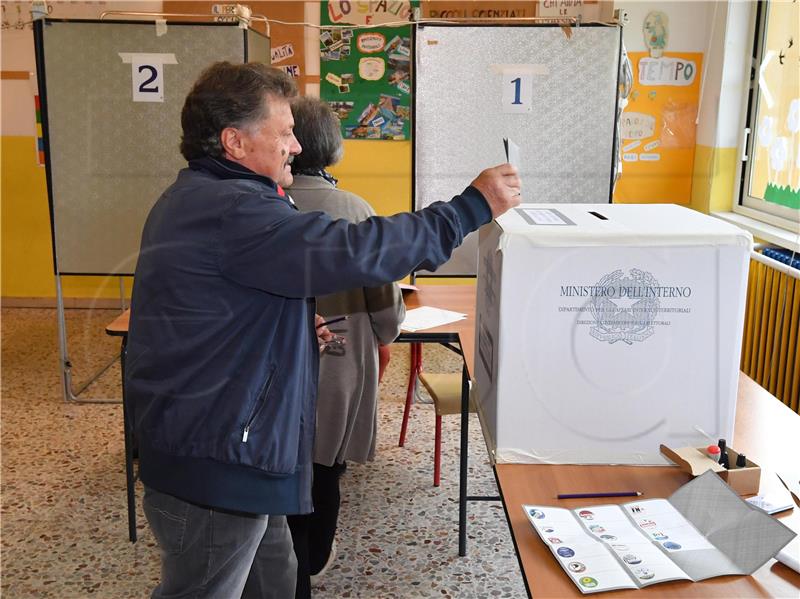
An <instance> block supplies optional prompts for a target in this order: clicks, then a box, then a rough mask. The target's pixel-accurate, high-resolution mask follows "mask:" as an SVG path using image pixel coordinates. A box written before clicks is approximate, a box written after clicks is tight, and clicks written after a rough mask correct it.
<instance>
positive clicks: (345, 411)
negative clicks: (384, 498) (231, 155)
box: [288, 97, 405, 598]
mask: <svg viewBox="0 0 800 599" xmlns="http://www.w3.org/2000/svg"><path fill="white" fill-rule="evenodd" d="M292 113H293V115H294V120H295V128H294V134H295V136H296V137H297V139H298V141H299V142H300V145H301V146H302V148H303V150H302V152H301V153H300V154H299V155H297V156H296V157H295V158H294V162H293V163H292V174H293V176H294V182H293V183H292V185H291V187H290V188H289V190H288V191H289V194H290V197H291V198H292V199H293V200H294V202H295V204H296V205H297V207H298V209H300V210H301V211H303V212H312V211H322V212H326V213H328V214H329V215H330V216H332V217H334V218H344V219H347V220H349V221H352V222H360V221H362V220H366V219H368V218H370V217H371V216H374V215H375V211H374V210H373V209H372V207H371V206H370V205H369V204H368V203H367V202H366V201H364V200H363V199H362V198H360V197H359V196H357V195H356V194H354V193H350V192H348V191H344V190H341V189H339V188H338V187H337V186H336V183H337V181H336V179H334V178H333V177H332V176H331V175H330V174H329V173H328V172H327V171H326V170H325V169H326V168H327V167H328V166H331V165H333V164H335V163H336V162H338V161H339V160H340V159H341V157H342V153H343V147H342V136H341V132H340V129H339V120H338V119H337V117H336V115H335V114H334V113H333V111H332V110H331V108H330V106H329V105H328V104H327V103H325V102H323V101H321V100H319V99H317V98H311V97H300V98H297V99H296V100H295V101H294V102H293V104H292ZM332 251H335V250H332ZM317 313H319V314H321V315H322V316H324V317H325V319H326V320H331V319H334V318H338V317H342V316H346V317H347V319H346V320H342V321H340V322H337V323H335V324H331V325H330V327H329V328H330V329H331V331H333V332H334V333H336V334H337V335H339V336H341V337H344V339H345V343H344V344H342V345H332V346H329V347H328V348H326V350H325V351H324V352H323V354H322V357H321V360H320V372H319V389H318V398H317V430H316V437H315V445H314V483H313V490H312V497H313V501H314V513H313V514H309V515H306V516H291V517H290V518H289V524H290V527H291V530H292V536H293V539H294V544H295V553H296V554H297V558H298V573H297V577H298V582H297V594H296V597H297V598H302V597H310V578H309V577H312V578H313V577H315V576H319V575H320V574H321V571H323V570H324V569H326V567H327V566H328V565H330V563H332V561H333V558H334V555H335V548H334V547H335V545H334V536H335V533H336V523H337V520H338V514H339V503H340V495H339V478H340V476H341V474H342V473H343V472H344V470H345V467H346V462H347V461H355V462H359V463H363V462H366V461H369V460H372V459H374V456H375V441H376V433H377V427H378V420H377V412H378V347H379V345H387V344H389V343H391V342H392V341H394V339H395V338H396V337H397V335H398V334H399V333H400V323H401V322H402V321H403V318H404V317H405V306H404V305H403V298H402V295H401V292H400V289H399V287H398V286H397V285H396V284H395V283H392V284H389V285H384V286H382V287H376V288H358V289H351V290H350V291H346V292H342V293H336V294H333V295H326V296H322V297H318V298H317Z"/></svg>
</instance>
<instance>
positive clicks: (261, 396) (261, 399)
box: [242, 365, 278, 443]
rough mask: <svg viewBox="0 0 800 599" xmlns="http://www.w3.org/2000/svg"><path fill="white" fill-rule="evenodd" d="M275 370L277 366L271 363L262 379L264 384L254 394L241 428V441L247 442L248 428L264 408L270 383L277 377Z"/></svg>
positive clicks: (272, 383)
mask: <svg viewBox="0 0 800 599" xmlns="http://www.w3.org/2000/svg"><path fill="white" fill-rule="evenodd" d="M277 370H278V368H277V366H274V365H273V366H271V367H270V369H269V372H268V373H267V378H266V379H265V380H264V384H263V385H261V389H260V390H259V392H258V394H257V395H256V398H255V401H253V404H252V406H251V408H250V411H249V414H248V416H247V420H246V421H245V424H244V429H243V430H242V443H247V439H248V437H249V436H250V429H251V428H252V426H253V423H254V422H255V421H256V419H257V418H258V415H259V414H260V413H261V411H262V410H263V409H264V405H265V404H266V403H267V397H268V396H269V392H270V390H272V385H274V384H275V379H276V378H278V377H277V376H276V371H277Z"/></svg>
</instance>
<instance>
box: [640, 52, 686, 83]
mask: <svg viewBox="0 0 800 599" xmlns="http://www.w3.org/2000/svg"><path fill="white" fill-rule="evenodd" d="M696 75H697V65H696V64H695V62H694V61H693V60H686V59H683V58H642V59H641V60H640V61H639V83H640V84H641V85H679V86H686V85H691V84H692V83H694V79H695V76H696Z"/></svg>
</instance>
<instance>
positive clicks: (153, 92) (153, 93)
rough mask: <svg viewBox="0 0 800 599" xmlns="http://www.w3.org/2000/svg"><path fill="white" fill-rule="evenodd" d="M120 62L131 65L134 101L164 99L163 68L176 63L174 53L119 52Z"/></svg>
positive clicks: (159, 100)
mask: <svg viewBox="0 0 800 599" xmlns="http://www.w3.org/2000/svg"><path fill="white" fill-rule="evenodd" d="M119 57H120V58H121V59H122V62H124V63H126V64H130V65H131V84H132V86H131V88H132V92H133V97H132V100H133V101H134V102H163V101H164V68H165V65H168V64H178V61H177V60H176V59H175V55H174V54H152V53H132V52H120V53H119Z"/></svg>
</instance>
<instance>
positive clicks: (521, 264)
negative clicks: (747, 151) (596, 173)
mask: <svg viewBox="0 0 800 599" xmlns="http://www.w3.org/2000/svg"><path fill="white" fill-rule="evenodd" d="M751 248H752V237H751V235H750V234H749V233H747V232H745V231H743V230H741V229H739V228H738V227H735V226H733V225H730V224H727V223H724V222H723V221H720V220H718V219H715V218H713V217H710V216H706V215H703V214H701V213H699V212H695V211H693V210H690V209H688V208H681V207H679V206H675V205H663V204H660V205H613V204H602V205H588V204H552V205H550V204H527V205H525V204H523V205H522V206H520V207H519V208H517V209H514V210H511V211H509V212H508V213H506V214H505V215H503V216H501V217H500V218H498V219H497V220H496V221H494V222H492V223H490V224H489V225H486V226H485V227H483V228H482V229H481V231H480V250H479V262H478V289H477V322H476V334H475V339H476V348H475V354H476V360H475V375H476V379H477V385H478V410H479V413H480V416H481V423H482V426H483V428H484V434H485V436H486V439H487V443H488V445H489V449H490V451H491V452H492V453H493V458H494V460H495V461H496V462H500V463H503V462H505V463H509V462H511V463H514V462H521V463H549V464H564V463H573V464H666V463H668V462H667V460H665V459H664V458H663V456H661V455H660V453H659V445H660V444H661V443H665V444H667V445H669V446H672V447H681V446H702V445H707V444H708V437H707V436H705V434H707V435H710V436H711V437H713V438H714V439H715V440H716V439H717V438H719V437H724V438H728V439H731V438H733V422H734V411H735V404H736V389H737V381H738V372H739V354H740V348H741V339H742V321H743V318H744V301H745V292H746V286H747V271H748V265H749V255H750V251H751ZM704 433H705V434H704Z"/></svg>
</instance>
